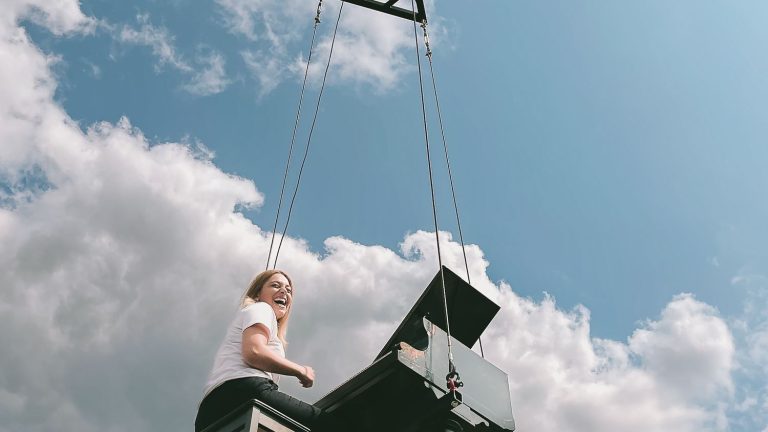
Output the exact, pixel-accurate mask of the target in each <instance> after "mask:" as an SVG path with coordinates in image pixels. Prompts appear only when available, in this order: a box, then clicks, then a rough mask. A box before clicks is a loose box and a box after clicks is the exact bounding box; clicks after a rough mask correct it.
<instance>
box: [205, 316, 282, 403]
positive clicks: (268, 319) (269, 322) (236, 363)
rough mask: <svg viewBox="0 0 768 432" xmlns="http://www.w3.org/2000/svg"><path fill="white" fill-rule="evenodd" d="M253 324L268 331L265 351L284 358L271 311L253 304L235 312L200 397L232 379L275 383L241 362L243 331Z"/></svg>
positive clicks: (270, 375) (267, 374) (270, 376)
mask: <svg viewBox="0 0 768 432" xmlns="http://www.w3.org/2000/svg"><path fill="white" fill-rule="evenodd" d="M254 324H264V325H265V326H266V327H267V328H268V329H269V342H268V343H267V347H268V348H269V349H271V350H272V351H273V352H274V353H275V354H277V355H279V356H280V357H285V351H284V350H283V343H282V342H280V339H278V338H277V318H276V317H275V311H273V310H272V307H271V306H270V305H269V304H267V303H263V302H256V303H254V304H251V305H248V306H246V307H244V308H243V309H240V311H238V313H237V316H235V319H234V320H232V323H230V324H229V328H228V329H227V334H226V336H225V337H224V342H222V343H221V346H220V347H219V351H218V352H217V353H216V358H215V360H214V362H213V369H212V370H211V373H210V374H209V375H208V382H207V383H206V384H205V392H204V397H205V396H207V395H208V393H210V392H211V391H212V390H213V389H215V388H216V387H218V386H220V385H221V384H223V383H224V382H225V381H229V380H232V379H235V378H245V377H263V378H269V379H272V380H274V381H277V377H274V378H273V376H272V374H271V373H270V372H266V371H263V370H261V369H255V368H252V367H250V366H248V365H247V364H246V363H245V361H243V351H242V345H243V331H245V329H247V328H248V327H250V326H252V325H254Z"/></svg>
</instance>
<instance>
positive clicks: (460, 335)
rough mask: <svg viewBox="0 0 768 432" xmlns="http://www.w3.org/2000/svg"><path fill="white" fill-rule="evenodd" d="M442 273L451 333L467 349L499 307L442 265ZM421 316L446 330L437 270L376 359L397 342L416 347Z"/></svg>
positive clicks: (424, 333) (420, 329) (421, 326)
mask: <svg viewBox="0 0 768 432" xmlns="http://www.w3.org/2000/svg"><path fill="white" fill-rule="evenodd" d="M443 274H444V277H445V292H446V299H447V300H448V317H449V319H450V323H451V336H453V338H454V339H456V340H458V341H459V342H461V343H463V344H464V345H465V346H467V347H469V348H471V347H472V346H473V345H474V344H475V342H477V340H478V338H480V335H481V334H482V333H483V331H484V330H485V328H486V327H488V324H489V323H490V322H491V320H492V319H493V317H494V316H496V313H497V312H498V311H499V309H500V307H499V306H498V305H497V304H496V303H494V302H493V301H492V300H491V299H489V298H488V297H486V296H485V295H484V294H483V293H481V292H480V291H478V290H477V289H476V288H475V287H473V286H472V285H470V284H468V283H467V282H466V281H464V279H462V278H460V277H459V276H458V275H456V273H454V272H452V271H451V270H450V269H449V268H448V267H446V266H443ZM425 316H426V317H428V319H429V320H430V321H431V322H432V323H434V324H435V325H437V326H438V327H440V328H441V329H443V330H444V331H446V325H445V306H444V304H443V290H442V286H441V284H440V272H439V271H438V272H437V274H436V275H435V277H434V278H433V279H432V282H430V283H429V285H428V286H427V289H426V290H424V293H423V294H422V295H421V297H419V299H418V300H417V301H416V304H415V305H413V307H412V308H411V310H410V312H408V314H407V315H406V316H405V318H404V319H403V321H402V322H401V323H400V326H398V328H397V330H395V332H394V333H393V334H392V336H391V337H390V338H389V340H388V341H387V343H386V344H385V345H384V348H383V349H382V350H381V352H379V354H378V355H377V356H376V359H379V358H381V357H382V356H384V355H385V354H386V353H388V352H389V351H391V350H392V348H393V347H394V346H395V344H397V343H398V342H407V343H409V344H411V345H413V346H415V347H416V348H420V347H419V345H420V343H419V341H418V339H420V336H421V335H424V336H426V332H425V330H424V327H423V324H422V318H423V317H425Z"/></svg>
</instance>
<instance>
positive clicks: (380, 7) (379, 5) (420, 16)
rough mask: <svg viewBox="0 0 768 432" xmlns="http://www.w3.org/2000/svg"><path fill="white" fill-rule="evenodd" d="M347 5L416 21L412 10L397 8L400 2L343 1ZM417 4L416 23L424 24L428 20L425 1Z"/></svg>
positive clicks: (391, 0)
mask: <svg viewBox="0 0 768 432" xmlns="http://www.w3.org/2000/svg"><path fill="white" fill-rule="evenodd" d="M342 1H345V2H347V3H352V4H356V5H358V6H363V7H366V8H368V9H373V10H375V11H379V12H384V13H385V14H389V15H394V16H396V17H400V18H405V19H407V20H409V21H413V20H414V13H413V11H412V10H410V9H403V8H401V7H398V6H395V4H396V3H397V2H398V1H400V0H387V1H377V0H342ZM415 2H416V14H415V15H416V16H415V18H416V22H419V23H421V22H424V21H426V20H427V14H426V11H425V10H424V0H415Z"/></svg>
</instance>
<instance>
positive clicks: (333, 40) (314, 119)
mask: <svg viewBox="0 0 768 432" xmlns="http://www.w3.org/2000/svg"><path fill="white" fill-rule="evenodd" d="M343 10H344V2H341V6H340V7H339V16H338V17H337V18H336V26H335V27H334V28H333V37H332V38H331V48H330V52H329V53H328V63H327V64H326V65H325V72H324V73H323V82H322V84H321V85H320V93H319V94H318V95H317V104H316V105H315V113H314V115H313V116H312V126H311V127H310V128H309V136H307V146H306V147H305V148H304V156H303V157H302V159H301V166H300V167H299V175H298V178H297V179H296V187H295V188H294V189H293V196H291V204H290V205H289V206H288V216H287V217H286V220H285V225H284V226H283V232H282V233H281V234H280V242H279V243H278V244H277V251H275V264H274V267H273V268H277V258H278V256H279V255H280V248H281V247H282V246H283V239H285V234H286V232H288V224H289V223H290V221H291V213H292V211H293V204H294V203H295V202H296V195H297V194H298V192H299V184H300V183H301V174H302V173H303V172H304V165H305V163H306V162H307V155H308V154H309V146H310V144H311V143H312V133H313V132H314V131H315V124H316V123H317V114H318V112H319V111H320V101H321V100H322V98H323V91H324V90H325V81H326V78H327V77H328V69H330V67H331V58H332V57H333V47H334V45H336V33H337V32H338V30H339V21H341V11H343Z"/></svg>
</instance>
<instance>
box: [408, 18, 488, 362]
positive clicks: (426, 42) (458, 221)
mask: <svg viewBox="0 0 768 432" xmlns="http://www.w3.org/2000/svg"><path fill="white" fill-rule="evenodd" d="M421 28H422V29H423V30H424V46H425V47H426V52H427V53H426V57H427V58H428V59H429V73H430V75H431V76H432V90H433V93H434V95H435V107H436V109H437V119H438V121H439V123H440V136H441V137H442V140H443V154H444V155H445V165H446V167H448V181H449V183H450V185H451V197H452V198H453V209H454V211H455V213H456V225H457V227H458V230H459V241H461V253H462V255H463V256H464V268H465V269H466V270H467V283H468V284H470V285H471V284H472V279H471V278H470V275H469V262H468V261H467V250H466V248H465V246H464V234H463V233H462V230H461V218H460V217H459V206H458V204H457V201H456V190H455V188H454V187H453V173H452V172H451V161H450V159H449V158H448V144H447V142H446V139H445V128H444V127H443V114H442V111H440V99H439V98H438V97H437V84H436V80H435V69H434V67H433V65H432V48H431V47H430V45H429V34H427V21H426V20H424V21H422V22H421ZM478 342H480V355H481V356H482V357H483V358H485V351H484V350H483V339H482V338H478Z"/></svg>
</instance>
